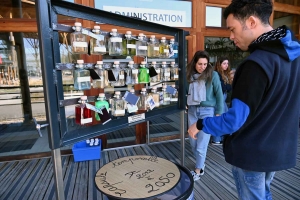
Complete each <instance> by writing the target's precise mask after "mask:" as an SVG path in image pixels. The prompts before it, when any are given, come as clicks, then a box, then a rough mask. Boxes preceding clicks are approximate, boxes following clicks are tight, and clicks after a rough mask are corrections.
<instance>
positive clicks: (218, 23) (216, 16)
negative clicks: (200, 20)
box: [205, 6, 226, 28]
mask: <svg viewBox="0 0 300 200" xmlns="http://www.w3.org/2000/svg"><path fill="white" fill-rule="evenodd" d="M224 9H225V8H221V7H214V6H206V17H205V25H206V26H210V27H222V28H226V21H225V19H224V18H223V12H224Z"/></svg>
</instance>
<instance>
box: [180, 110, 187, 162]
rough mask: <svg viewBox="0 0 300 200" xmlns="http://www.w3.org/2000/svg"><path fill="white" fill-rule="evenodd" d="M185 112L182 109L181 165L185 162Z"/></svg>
mask: <svg viewBox="0 0 300 200" xmlns="http://www.w3.org/2000/svg"><path fill="white" fill-rule="evenodd" d="M185 131H186V128H185V113H184V111H180V142H181V165H182V166H184V163H185Z"/></svg>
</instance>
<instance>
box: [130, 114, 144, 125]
mask: <svg viewBox="0 0 300 200" xmlns="http://www.w3.org/2000/svg"><path fill="white" fill-rule="evenodd" d="M144 119H145V113H142V114H138V115H133V116H130V117H128V123H133V122H136V121H140V120H144Z"/></svg>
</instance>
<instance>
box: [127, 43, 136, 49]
mask: <svg viewBox="0 0 300 200" xmlns="http://www.w3.org/2000/svg"><path fill="white" fill-rule="evenodd" d="M135 48H136V46H135V44H127V49H135Z"/></svg>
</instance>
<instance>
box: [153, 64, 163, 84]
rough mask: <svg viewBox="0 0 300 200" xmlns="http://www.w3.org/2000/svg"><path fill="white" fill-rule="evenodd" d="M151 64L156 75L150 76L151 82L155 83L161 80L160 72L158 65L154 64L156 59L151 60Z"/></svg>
mask: <svg viewBox="0 0 300 200" xmlns="http://www.w3.org/2000/svg"><path fill="white" fill-rule="evenodd" d="M151 66H152V67H153V68H154V69H155V71H156V73H157V75H156V76H153V77H151V82H153V83H156V82H160V81H161V76H160V75H161V74H160V70H161V69H160V68H159V66H158V65H157V64H156V61H152V63H151Z"/></svg>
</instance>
